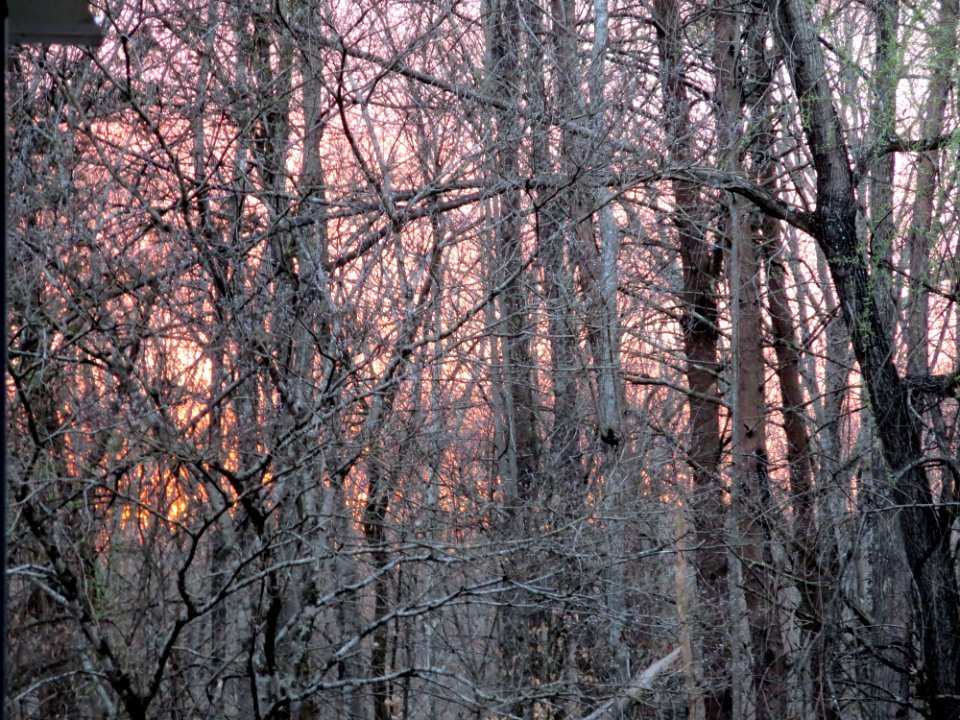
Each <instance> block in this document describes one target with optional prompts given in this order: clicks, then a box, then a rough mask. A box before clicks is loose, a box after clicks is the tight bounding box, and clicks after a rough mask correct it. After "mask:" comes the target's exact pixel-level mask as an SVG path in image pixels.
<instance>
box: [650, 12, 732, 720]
mask: <svg viewBox="0 0 960 720" xmlns="http://www.w3.org/2000/svg"><path fill="white" fill-rule="evenodd" d="M655 16H656V21H657V51H658V55H659V59H660V67H661V69H660V83H661V87H662V92H663V108H664V115H665V120H666V130H667V138H668V142H669V146H668V153H669V156H670V157H671V159H672V160H673V162H675V163H676V164H678V165H680V166H681V167H682V166H683V165H686V164H688V163H692V162H694V150H693V141H694V138H693V136H692V135H691V133H690V122H689V121H690V112H689V110H690V109H689V100H688V98H687V92H686V86H685V84H684V79H685V78H684V69H683V65H682V57H683V56H682V50H681V37H682V36H681V32H682V29H681V26H680V12H679V4H678V3H676V2H674V0H658V2H657V3H656V5H655ZM672 191H673V198H674V204H675V213H674V216H673V223H674V226H675V227H676V230H677V240H678V249H679V253H680V259H681V265H682V272H683V288H682V291H681V302H682V313H683V314H682V318H681V328H682V331H683V350H684V355H685V357H686V370H685V372H686V377H687V384H688V386H689V389H690V395H689V397H688V400H687V406H688V410H689V421H688V423H689V440H688V443H687V449H686V454H687V460H688V462H689V464H690V469H691V475H692V478H693V487H692V495H691V499H690V507H691V508H692V510H693V523H692V524H693V531H694V534H695V538H696V543H697V546H698V548H699V550H698V551H697V553H696V556H695V560H694V564H695V567H696V576H697V583H698V586H699V593H698V594H699V598H700V604H699V606H698V608H697V612H696V613H695V614H696V616H697V617H698V618H699V619H700V620H701V622H702V623H703V624H702V626H701V627H700V632H699V633H697V635H698V636H699V637H700V638H701V648H702V650H701V652H702V654H703V669H704V673H705V677H703V678H697V679H696V680H697V681H698V682H700V683H701V684H702V692H703V693H704V695H703V703H704V708H705V712H706V717H707V718H708V720H721V719H724V718H728V717H730V712H731V705H730V703H731V694H730V693H731V678H730V675H729V673H730V669H729V652H728V650H727V638H726V634H725V632H724V631H723V628H724V624H723V623H722V622H721V620H720V618H722V617H724V615H725V614H726V603H727V550H726V547H725V533H724V516H725V503H724V491H723V488H722V485H721V481H720V455H721V446H720V413H719V409H720V395H719V390H718V385H717V379H718V376H719V371H720V362H719V358H718V354H717V342H718V337H719V332H718V328H717V319H718V311H717V287H716V285H717V282H718V281H719V277H720V272H721V267H722V259H723V250H722V248H721V247H719V246H716V245H714V244H713V243H711V242H710V240H709V238H708V237H707V235H706V232H705V230H704V228H705V224H706V222H705V217H706V210H705V207H704V202H705V201H704V200H703V199H702V198H701V197H700V193H699V191H698V190H697V187H696V185H694V184H693V183H689V182H686V181H683V180H675V181H673V182H672ZM695 702H696V701H695Z"/></svg>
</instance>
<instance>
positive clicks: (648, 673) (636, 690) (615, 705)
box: [583, 648, 681, 720]
mask: <svg viewBox="0 0 960 720" xmlns="http://www.w3.org/2000/svg"><path fill="white" fill-rule="evenodd" d="M680 650H681V648H677V649H676V650H674V651H673V652H671V653H670V654H669V655H665V656H664V657H662V658H660V659H659V660H657V661H656V662H654V663H653V664H652V665H650V666H649V667H647V669H646V670H644V671H643V672H641V673H640V674H639V675H637V676H636V677H634V678H633V680H631V681H630V683H629V684H628V685H627V686H626V687H625V688H623V690H621V691H620V693H619V694H617V695H614V696H613V697H612V698H610V699H609V700H607V701H606V702H605V703H604V704H603V705H601V706H600V707H598V708H597V709H596V710H594V711H593V712H592V713H590V714H589V715H587V716H586V717H585V718H583V720H601V719H602V718H606V717H611V716H614V715H620V714H622V713H623V712H625V711H626V710H627V708H629V707H630V704H631V703H634V702H637V701H638V700H640V697H641V696H642V695H643V694H644V693H645V692H648V691H649V690H650V688H651V686H652V685H653V681H654V680H656V679H657V676H658V675H660V673H662V672H663V671H664V670H666V669H667V668H668V667H670V666H671V665H673V663H674V662H676V660H677V658H678V657H680Z"/></svg>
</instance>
